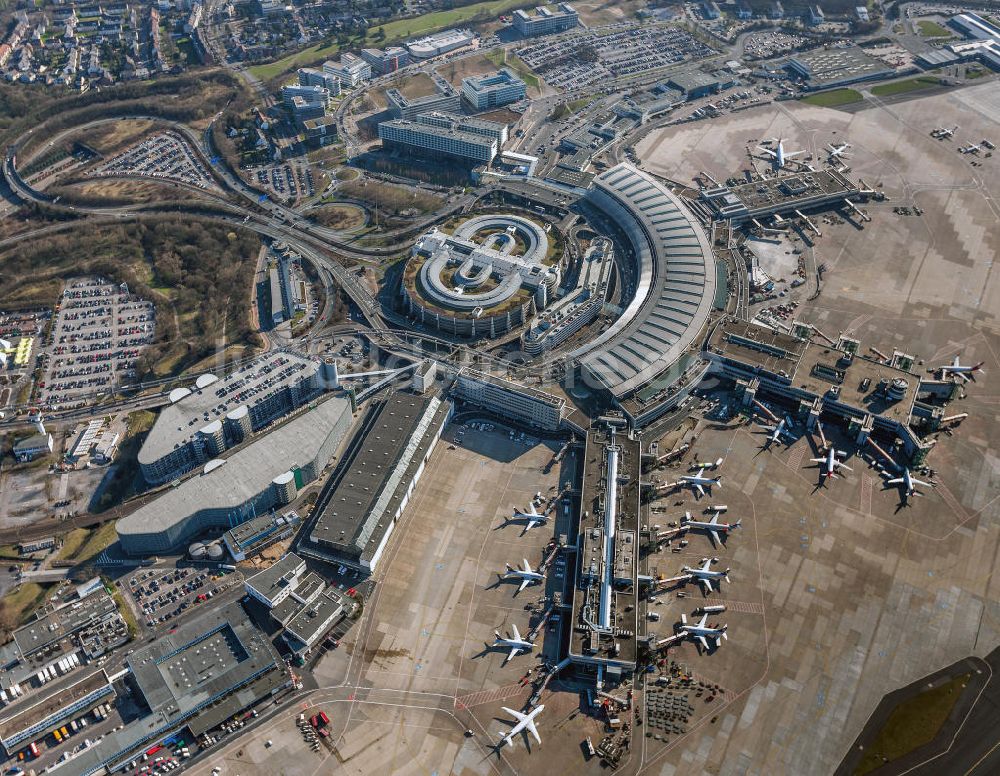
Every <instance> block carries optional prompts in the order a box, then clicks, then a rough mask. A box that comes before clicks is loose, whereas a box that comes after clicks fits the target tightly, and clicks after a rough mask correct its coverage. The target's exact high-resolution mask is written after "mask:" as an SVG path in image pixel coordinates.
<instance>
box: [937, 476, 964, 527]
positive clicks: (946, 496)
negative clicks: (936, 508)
mask: <svg viewBox="0 0 1000 776" xmlns="http://www.w3.org/2000/svg"><path fill="white" fill-rule="evenodd" d="M935 490H936V491H937V492H938V493H939V494H940V496H941V500H942V501H944V503H945V504H946V505H947V507H948V508H949V509H950V510H951V511H952V512H954V513H955V517H957V518H958V522H959V523H965V522H967V521H968V520H969V519H970V516H969V514H968V513H967V512H966V511H965V508H964V507H963V506H962V505H961V504H959V503H958V499H957V498H955V494H954V493H952V492H951V491H950V490H949V489H948V486H947V485H945V484H944V483H943V482H939V483H938V486H937V487H936V488H935Z"/></svg>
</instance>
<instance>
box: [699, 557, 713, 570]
mask: <svg viewBox="0 0 1000 776" xmlns="http://www.w3.org/2000/svg"><path fill="white" fill-rule="evenodd" d="M710 568H712V559H711V558H706V559H705V565H704V566H702V567H701V571H708V570H709V569H710Z"/></svg>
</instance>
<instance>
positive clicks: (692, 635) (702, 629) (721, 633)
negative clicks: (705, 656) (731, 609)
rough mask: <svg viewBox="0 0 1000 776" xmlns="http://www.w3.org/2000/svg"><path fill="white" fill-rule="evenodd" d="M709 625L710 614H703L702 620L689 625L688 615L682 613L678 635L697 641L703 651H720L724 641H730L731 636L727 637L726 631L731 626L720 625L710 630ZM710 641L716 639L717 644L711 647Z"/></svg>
mask: <svg viewBox="0 0 1000 776" xmlns="http://www.w3.org/2000/svg"><path fill="white" fill-rule="evenodd" d="M707 623H708V612H706V613H705V614H703V615H702V616H701V620H700V621H699V622H698V623H697V624H694V625H688V621H687V615H685V614H684V613H683V612H682V613H681V624H680V626H679V627H678V628H677V632H678V635H680V636H682V637H687V638H689V639H693V640H694V641H697V642H698V643H699V644H701V647H702V649H704V650H705V651H706V652H711V651H712V650H715V649H718V648H719V647H720V646H722V640H723V639H727V640H728V639H729V636H727V635H726V631H727V630H728V629H729V626H728V625H720V626H718V627H717V628H709V627H708V625H707ZM709 639H714V640H715V643H714V644H713V645H709V643H708V640H709Z"/></svg>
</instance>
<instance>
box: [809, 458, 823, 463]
mask: <svg viewBox="0 0 1000 776" xmlns="http://www.w3.org/2000/svg"><path fill="white" fill-rule="evenodd" d="M809 460H810V461H812V462H813V463H826V458H810V459H809Z"/></svg>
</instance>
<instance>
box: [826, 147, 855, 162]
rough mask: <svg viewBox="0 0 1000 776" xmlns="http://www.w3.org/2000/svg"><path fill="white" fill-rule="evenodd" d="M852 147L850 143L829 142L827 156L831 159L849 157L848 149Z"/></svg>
mask: <svg viewBox="0 0 1000 776" xmlns="http://www.w3.org/2000/svg"><path fill="white" fill-rule="evenodd" d="M850 147H851V144H850V143H843V144H841V145H839V146H835V145H834V144H833V143H827V149H828V150H827V157H828V160H829V161H831V162H832V161H833V160H834V159H841V158H843V159H848V158H850V154H848V153H847V149H848V148H850Z"/></svg>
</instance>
